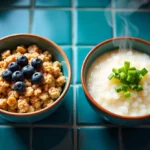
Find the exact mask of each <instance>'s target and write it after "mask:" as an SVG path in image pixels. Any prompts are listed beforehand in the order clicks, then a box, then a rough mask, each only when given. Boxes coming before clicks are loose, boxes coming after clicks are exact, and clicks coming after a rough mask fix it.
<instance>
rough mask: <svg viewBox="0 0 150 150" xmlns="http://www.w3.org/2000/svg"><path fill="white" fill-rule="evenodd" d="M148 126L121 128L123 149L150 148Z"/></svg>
mask: <svg viewBox="0 0 150 150" xmlns="http://www.w3.org/2000/svg"><path fill="white" fill-rule="evenodd" d="M149 135H150V129H149V128H123V130H122V137H123V149H124V150H150V140H149Z"/></svg>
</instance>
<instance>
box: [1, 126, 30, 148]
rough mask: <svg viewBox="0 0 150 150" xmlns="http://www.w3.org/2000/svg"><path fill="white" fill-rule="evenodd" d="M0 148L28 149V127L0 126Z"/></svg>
mask: <svg viewBox="0 0 150 150" xmlns="http://www.w3.org/2000/svg"><path fill="white" fill-rule="evenodd" d="M0 133H1V134H0V150H12V149H14V150H29V149H30V129H29V128H14V127H0Z"/></svg>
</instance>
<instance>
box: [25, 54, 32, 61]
mask: <svg viewBox="0 0 150 150" xmlns="http://www.w3.org/2000/svg"><path fill="white" fill-rule="evenodd" d="M24 56H26V57H27V58H28V60H31V58H32V57H33V56H32V54H29V53H25V54H24Z"/></svg>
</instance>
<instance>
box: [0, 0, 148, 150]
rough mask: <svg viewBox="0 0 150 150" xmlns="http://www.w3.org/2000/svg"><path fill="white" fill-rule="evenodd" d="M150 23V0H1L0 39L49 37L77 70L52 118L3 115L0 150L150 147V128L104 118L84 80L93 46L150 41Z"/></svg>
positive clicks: (135, 149)
mask: <svg viewBox="0 0 150 150" xmlns="http://www.w3.org/2000/svg"><path fill="white" fill-rule="evenodd" d="M149 27H150V1H149V0H1V1H0V37H3V36H6V35H9V34H14V33H34V34H38V35H42V36H44V37H47V38H49V39H51V40H53V41H55V42H56V43H57V44H59V45H60V46H61V47H62V48H63V50H64V51H65V53H66V54H67V56H68V57H69V60H70V61H71V65H72V70H73V72H74V73H73V79H72V84H71V87H70V89H69V92H68V95H67V97H66V99H65V101H64V103H63V105H62V106H61V107H60V108H59V109H58V110H57V111H56V112H55V113H54V114H52V115H51V116H49V117H48V118H46V119H44V120H41V121H39V122H35V123H34V124H15V123H11V122H8V121H6V120H4V119H2V118H0V150H150V140H149V139H150V138H149V136H150V128H149V127H150V126H149V125H145V126H140V127H136V128H122V127H118V126H115V125H113V124H110V123H108V122H106V121H104V120H103V119H102V118H101V117H100V116H99V115H98V114H97V113H96V112H95V111H94V110H93V109H92V108H91V107H90V106H89V104H88V103H87V100H86V97H85V96H84V93H83V89H82V86H81V80H80V70H81V65H82V62H83V60H84V58H85V56H86V55H87V53H88V52H89V51H90V49H91V48H92V47H93V46H94V45H96V44H97V43H99V42H101V41H103V40H105V39H108V38H111V37H117V36H124V35H125V36H127V35H130V36H135V37H140V38H143V39H146V40H148V41H150V28H149Z"/></svg>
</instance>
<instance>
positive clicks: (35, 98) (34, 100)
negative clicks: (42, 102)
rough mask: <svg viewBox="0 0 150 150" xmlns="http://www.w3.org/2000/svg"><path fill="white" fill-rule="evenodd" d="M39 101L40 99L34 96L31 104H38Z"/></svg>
mask: <svg viewBox="0 0 150 150" xmlns="http://www.w3.org/2000/svg"><path fill="white" fill-rule="evenodd" d="M37 101H39V98H38V97H36V96H33V97H31V98H30V103H31V104H34V103H35V102H37Z"/></svg>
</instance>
